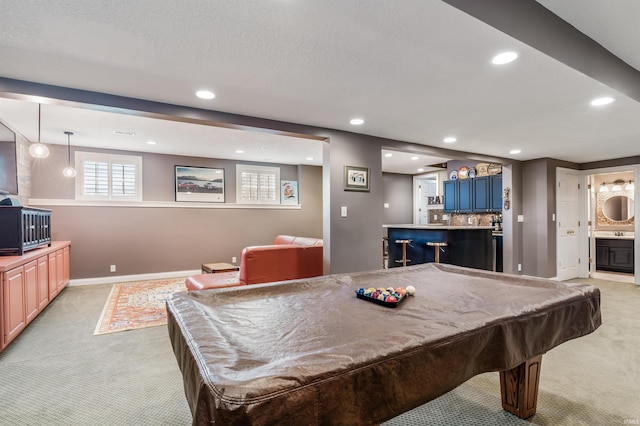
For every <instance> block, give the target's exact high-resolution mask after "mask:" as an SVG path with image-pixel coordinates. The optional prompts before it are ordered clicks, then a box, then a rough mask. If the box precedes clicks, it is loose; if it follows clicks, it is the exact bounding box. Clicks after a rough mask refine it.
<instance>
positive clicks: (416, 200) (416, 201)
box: [413, 170, 446, 224]
mask: <svg viewBox="0 0 640 426" xmlns="http://www.w3.org/2000/svg"><path fill="white" fill-rule="evenodd" d="M441 173H442V172H441V171H439V170H434V171H431V172H426V173H422V174H419V175H414V176H413V223H414V224H419V223H420V211H419V209H420V199H421V197H420V195H421V194H420V187H419V183H418V181H420V180H422V179H427V178H430V177H434V176H435V181H436V189H437V193H438V195H442V181H443V178H442V175H441ZM444 173H445V175H446V172H444Z"/></svg>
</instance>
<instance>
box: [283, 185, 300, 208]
mask: <svg viewBox="0 0 640 426" xmlns="http://www.w3.org/2000/svg"><path fill="white" fill-rule="evenodd" d="M280 203H281V204H298V181H297V180H283V181H280Z"/></svg>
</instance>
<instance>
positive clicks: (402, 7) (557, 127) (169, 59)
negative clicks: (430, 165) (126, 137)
mask: <svg viewBox="0 0 640 426" xmlns="http://www.w3.org/2000/svg"><path fill="white" fill-rule="evenodd" d="M540 3H541V4H543V5H545V3H549V2H543V1H541V2H540ZM560 3H566V5H565V6H567V8H568V9H570V10H575V9H576V8H580V7H581V5H582V2H579V3H580V4H577V3H578V2H560ZM570 3H573V4H570ZM589 3H590V4H591V5H592V6H593V5H594V4H596V3H598V2H589ZM616 3H617V4H618V5H621V3H622V2H616ZM625 3H627V2H625ZM583 9H584V10H583V12H584V14H587V12H588V10H589V8H588V7H586V8H583ZM596 12H598V13H600V10H596ZM599 19H600V20H601V21H602V20H603V19H606V17H604V18H603V17H602V16H599ZM603 26H605V27H606V25H603ZM634 28H635V27H634ZM636 31H637V29H636ZM633 34H636V33H633V32H632V33H631V36H633ZM624 36H625V34H619V35H616V40H617V39H624ZM632 47H634V48H635V46H632ZM507 49H512V50H516V51H517V52H518V53H519V54H520V57H519V59H518V60H517V61H516V62H514V63H512V64H509V65H506V66H503V67H496V66H494V65H492V64H491V63H490V59H491V57H492V56H493V55H494V54H496V53H498V52H501V51H504V50H507ZM624 49H625V48H624V47H623V50H624ZM0 57H1V58H2V61H1V62H0V76H2V77H7V78H13V79H19V80H25V81H31V82H38V83H45V84H51V85H58V86H63V87H70V88H77V89H84V90H91V91H96V92H102V93H109V94H115V95H122V96H128V97H133V98H139V99H145V100H153V101H160V102H166V103H171V104H177V105H185V106H194V107H198V108H206V109H212V110H217V111H223V112H231V113H238V114H243V115H249V116H255V117H262V118H269V119H276V120H283V121H288V122H294V123H302V124H308V125H316V126H322V127H327V128H334V129H342V130H347V131H352V132H358V133H363V134H369V135H375V136H381V137H387V138H391V139H397V140H402V141H407V142H413V143H417V144H422V145H429V146H434V147H442V148H447V149H454V150H460V151H466V152H470V153H480V154H486V155H491V156H498V157H506V158H514V159H517V160H526V159H534V158H540V157H554V158H558V159H562V160H567V161H573V162H577V163H583V162H589V161H595V160H602V159H609V158H620V157H627V156H631V155H640V145H639V144H637V143H636V142H637V140H638V137H639V135H640V121H639V120H637V117H638V116H640V104H639V103H638V102H637V101H635V100H633V99H630V98H628V97H627V96H625V95H623V94H621V93H618V92H616V91H615V90H612V89H611V88H609V87H607V86H606V85H604V84H602V83H600V82H598V81H596V80H594V79H592V78H590V77H587V76H586V75H584V74H582V73H581V72H578V71H576V70H574V69H571V68H569V67H567V66H565V65H563V64H562V63H560V62H558V61H557V60H555V59H552V58H550V57H548V56H546V55H544V54H543V53H541V52H539V51H537V50H535V49H533V48H531V47H529V46H527V45H525V44H523V43H521V42H519V41H518V40H515V39H513V38H512V37H509V36H507V35H506V34H504V33H502V32H500V31H498V30H496V29H495V28H493V27H490V26H488V25H486V24H484V23H483V22H480V21H478V20H477V19H475V18H473V17H471V16H469V15H467V14H465V13H463V12H462V11H460V10H458V9H456V8H454V7H452V6H449V5H448V4H446V3H444V2H441V1H436V0H427V1H425V0H399V1H397V2H396V1H394V2H388V1H382V0H351V1H348V2H345V1H338V0H323V1H320V0H307V1H289V0H270V1H231V0H226V1H225V0H220V1H215V2H206V1H201V2H196V3H193V4H190V5H189V7H185V6H184V4H182V3H180V2H174V1H169V0H141V1H136V2H125V1H110V2H75V1H71V2H62V3H55V4H54V3H41V2H25V1H22V0H2V14H1V15H0ZM203 88H206V89H210V90H213V91H214V92H215V93H216V95H217V96H216V98H215V99H213V100H209V101H205V100H201V99H198V98H196V97H195V96H194V95H193V94H194V92H195V91H196V90H199V89H203ZM0 95H1V94H0ZM604 95H609V96H614V97H615V98H616V102H615V103H614V104H612V105H610V106H609V107H607V108H600V109H594V108H592V107H591V106H590V105H589V101H590V100H591V99H592V98H594V97H597V96H604ZM10 105H14V104H12V103H10V102H7V101H5V102H0V117H1V118H3V119H4V120H5V121H6V122H8V123H9V124H10V125H11V126H12V127H14V128H16V129H18V130H19V131H20V132H21V133H23V134H25V135H26V136H27V137H28V138H30V139H32V140H35V138H36V137H37V115H36V114H35V112H34V111H35V109H34V108H35V107H34V105H31V108H28V109H29V113H28V114H20V113H19V112H17V109H12V108H11V107H10ZM49 107H50V111H48V112H47V114H46V115H45V114H44V113H43V135H45V134H46V135H47V136H46V142H50V143H62V144H64V143H66V137H65V136H64V134H63V133H62V132H63V131H64V130H72V131H74V132H75V133H76V135H74V140H75V141H77V144H79V145H85V146H105V145H106V146H107V147H114V148H117V149H132V150H140V151H144V150H150V149H151V148H149V147H145V149H143V148H140V146H141V145H142V144H143V141H142V138H141V139H140V140H139V141H136V142H135V143H134V142H133V141H130V142H123V141H122V140H118V138H117V137H116V136H113V130H120V129H121V128H128V129H129V130H130V131H134V132H135V133H136V134H138V135H142V134H146V133H147V132H149V133H150V132H152V130H151V129H152V126H153V122H152V123H151V124H150V123H144V124H142V121H139V120H148V119H138V121H131V122H130V123H128V124H127V123H123V122H122V120H121V119H120V118H122V117H120V118H118V117H113V116H112V117H110V116H106V115H105V116H102V117H101V118H92V119H90V120H88V119H86V113H85V112H82V111H76V112H77V114H74V110H73V109H67V110H66V111H65V112H64V113H62V112H54V109H55V108H57V107H54V106H49ZM44 111H46V110H44ZM49 113H50V114H51V115H50V117H49V118H47V116H49ZM356 116H357V117H361V118H363V119H364V120H365V123H364V124H363V125H362V126H358V127H354V126H351V125H350V124H349V120H350V119H351V118H353V117H356ZM52 117H59V120H60V121H58V122H55V120H54V119H53V118H52ZM123 119H130V120H134V119H133V118H131V117H127V118H123ZM112 120H114V121H113V122H112ZM45 123H47V124H45ZM91 123H93V124H95V127H92V126H91V125H90V124H91ZM156 124H157V122H156ZM181 125H182V123H168V124H167V126H169V127H171V126H178V127H177V128H174V129H169V127H164V128H163V132H162V134H161V136H160V137H157V138H156V139H157V142H158V145H156V147H155V148H153V149H156V150H157V152H170V153H177V154H182V155H194V156H212V157H221V156H223V155H224V152H226V151H224V149H226V148H229V147H230V146H233V147H235V144H238V143H240V142H238V139H241V137H239V138H236V137H231V136H230V135H229V134H226V135H217V134H214V133H216V132H214V129H208V131H206V132H205V131H201V130H202V129H200V130H193V132H192V133H191V132H189V131H188V130H186V129H185V128H184V127H179V126H181ZM45 126H46V128H45ZM116 126H117V127H118V128H116ZM140 128H142V129H143V130H139V129H140ZM234 132H236V131H234ZM185 135H189V136H188V137H187V136H185ZM248 135H249V137H251V133H249V134H248ZM449 135H455V136H456V137H457V138H458V141H457V142H456V143H455V144H452V145H445V144H443V142H442V139H443V138H444V137H446V136H449ZM238 136H240V135H238ZM243 136H246V134H243ZM154 137H155V136H154ZM272 137H273V139H272V140H271V141H270V142H272V143H282V144H286V143H287V142H288V141H292V142H294V144H293V145H291V148H290V151H296V155H297V157H296V158H298V159H299V158H301V157H305V158H306V157H307V156H313V157H314V161H318V162H319V161H320V160H319V159H318V157H317V154H314V153H313V152H312V151H309V152H307V151H306V148H305V147H304V144H298V143H297V141H293V140H289V139H283V140H281V142H276V141H275V138H277V137H278V136H277V135H272ZM307 142H308V145H309V147H310V149H312V150H313V148H311V147H315V153H318V152H319V148H318V146H319V142H313V141H311V142H309V141H307ZM121 146H124V148H121ZM261 146H264V145H263V144H262V141H261V142H260V143H257V144H255V146H254V147H253V148H252V150H251V151H252V152H247V153H246V154H245V155H246V156H245V157H244V158H247V159H255V161H265V160H263V159H264V158H265V157H264V152H257V153H256V152H253V151H254V150H259V149H260V147H261ZM225 147H226V148H225ZM516 148H517V149H520V150H521V151H522V152H521V154H509V151H510V150H512V149H516ZM263 151H264V150H263ZM225 158H227V157H225ZM228 158H233V157H228ZM261 159H262V160H261ZM291 161H293V162H300V163H304V162H303V161H299V160H291ZM282 162H286V161H282ZM413 169H414V167H413V165H410V167H409V166H408V168H407V171H406V172H407V173H415V172H414V171H413Z"/></svg>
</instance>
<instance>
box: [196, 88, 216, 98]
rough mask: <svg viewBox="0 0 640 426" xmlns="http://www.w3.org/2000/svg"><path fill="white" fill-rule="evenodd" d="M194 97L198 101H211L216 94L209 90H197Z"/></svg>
mask: <svg viewBox="0 0 640 426" xmlns="http://www.w3.org/2000/svg"><path fill="white" fill-rule="evenodd" d="M196 96H197V97H199V98H200V99H213V98H215V97H216V94H215V93H213V92H212V91H210V90H198V91H197V92H196Z"/></svg>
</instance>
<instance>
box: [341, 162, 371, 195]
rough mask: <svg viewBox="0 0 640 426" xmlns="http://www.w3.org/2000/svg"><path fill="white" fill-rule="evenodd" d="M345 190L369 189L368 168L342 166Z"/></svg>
mask: <svg viewBox="0 0 640 426" xmlns="http://www.w3.org/2000/svg"><path fill="white" fill-rule="evenodd" d="M344 190H345V191H369V168H368V167H355V166H344Z"/></svg>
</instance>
